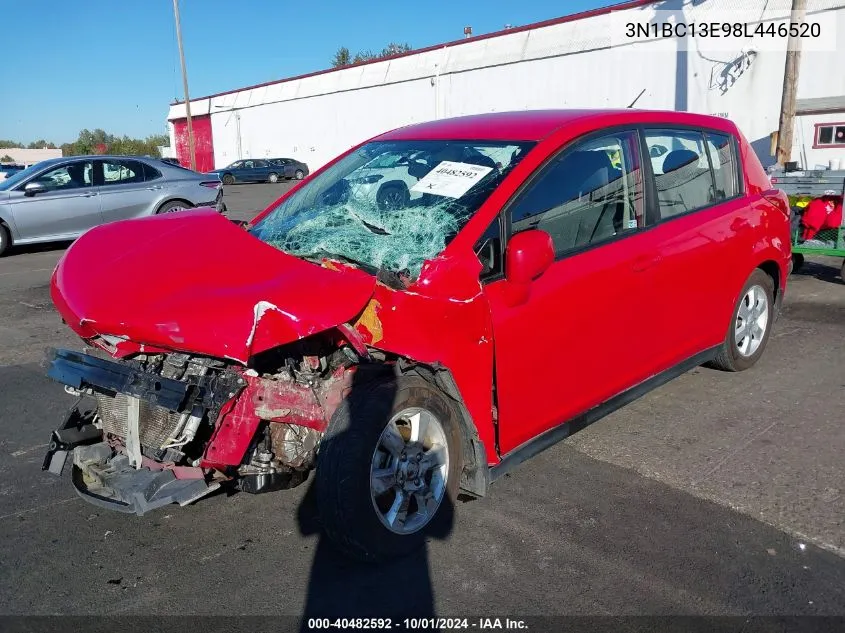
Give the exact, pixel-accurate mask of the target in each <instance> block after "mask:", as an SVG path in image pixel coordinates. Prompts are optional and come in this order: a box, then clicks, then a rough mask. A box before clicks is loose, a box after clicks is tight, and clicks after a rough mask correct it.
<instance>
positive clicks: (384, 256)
mask: <svg viewBox="0 0 845 633" xmlns="http://www.w3.org/2000/svg"><path fill="white" fill-rule="evenodd" d="M789 244H790V240H789V207H788V204H787V199H786V197H785V195H784V194H783V193H781V192H779V191H777V190H772V189H771V185H770V183H769V180H768V178H767V176H766V174H765V172H764V171H763V169H762V167H761V165H760V163H759V161H758V160H757V158H756V156H755V155H754V153H753V152H752V151H751V149H750V147H749V145H748V143H747V141H746V140H745V139H744V138H743V137H742V135H741V134H740V132H739V131H738V130H737V128H736V126H735V125H733V124H732V123H730V122H729V121H726V120H724V119H720V118H712V117H706V116H699V115H693V114H681V113H672V112H647V111H635V110H622V111H536V112H518V113H503V114H490V115H480V116H471V117H464V118H458V119H451V120H442V121H435V122H431V123H424V124H420V125H414V126H410V127H405V128H402V129H399V130H395V131H393V132H389V133H387V134H384V135H381V136H379V137H376V138H375V139H373V140H370V141H368V142H366V143H363V144H362V145H360V146H358V147H355V148H353V149H352V150H350V151H349V152H347V153H346V154H344V155H343V156H341V157H339V158H338V159H336V160H335V161H333V162H332V163H330V164H329V165H327V166H326V167H324V168H323V169H321V170H320V171H319V172H317V173H315V174H314V175H312V176H311V177H310V178H308V179H307V180H305V181H303V182H302V183H300V184H299V185H298V186H297V187H295V188H294V189H292V190H291V191H290V192H288V193H287V194H286V195H284V196H283V197H282V198H280V199H279V200H278V201H276V202H275V203H273V204H272V205H271V206H270V207H269V208H268V209H267V210H265V211H264V212H263V213H261V214H260V215H259V216H258V217H257V218H256V219H255V220H254V221H253V222H252V223H251V224H250V225H248V226H247V227H246V230H244V228H242V227H238V226H236V225H235V224H234V223H232V222H229V221H228V220H226V219H225V218H223V217H221V216H220V214H219V213H216V212H215V211H213V210H195V211H187V212H183V213H176V214H170V215H164V216H156V217H153V218H145V219H139V220H130V221H125V222H117V223H114V224H109V225H105V226H101V227H98V228H95V229H93V230H91V231H89V232H88V233H86V234H85V235H83V236H82V237H81V238H80V239H79V240H78V241H77V242H76V243H75V244H73V246H71V247H70V249H69V250H68V251H67V253H66V254H65V255H64V257H63V258H62V260H61V261H60V262H59V264H58V266H57V268H56V270H55V273H54V276H53V282H52V296H53V300H54V302H55V304H56V307H57V308H58V310H59V312H60V313H61V315H62V316H63V317H64V319H65V321H66V322H67V323H68V324H69V325H70V327H72V328H73V329H74V331H76V332H77V333H78V334H79V335H80V336H81V337H82V338H83V339H84V340H85V341H86V342H87V343H88V344H89V345H90V349H89V350H87V351H86V353H79V352H73V351H68V350H57V351H53V352H51V356H50V358H49V361H50V363H49V375H50V376H51V377H52V378H54V379H55V380H57V381H59V382H61V383H63V384H64V385H65V388H66V390H67V391H68V392H69V393H71V394H73V395H74V396H77V397H78V398H80V401H79V402H78V403H77V405H76V406H75V407H74V408H73V409H72V410H71V413H70V414H69V415H68V417H67V419H66V420H65V421H64V423H63V424H62V425H61V427H60V428H59V429H58V430H57V431H55V432H54V434H53V437H52V441H51V444H50V449H49V452H48V455H47V456H46V459H45V464H44V467H45V469H49V470H50V471H52V472H54V473H59V474H60V473H61V472H62V471H63V469H64V466H65V462H66V461H67V459H68V457H71V461H72V468H71V474H72V479H73V484H74V486H75V487H76V489H77V490H78V491H79V493H80V494H81V495H82V496H83V497H84V498H85V499H87V500H89V501H90V502H92V503H95V504H98V505H102V506H106V507H110V508H114V509H116V510H120V511H124V512H134V513H137V514H142V513H144V512H146V511H148V510H151V509H154V508H157V507H160V506H162V505H165V504H170V503H179V504H181V505H185V504H188V503H190V502H192V501H194V500H196V499H198V498H200V497H202V496H204V495H207V494H208V493H209V492H211V491H213V490H215V489H216V488H218V487H220V486H221V485H224V484H229V485H234V486H236V487H237V488H239V489H241V490H244V491H247V492H252V493H260V492H266V491H270V490H274V489H278V488H286V487H291V486H294V485H296V484H298V483H301V482H302V481H304V480H305V479H306V477H307V476H308V473H309V471H311V470H312V469H316V480H315V486H316V495H317V501H318V506H319V508H320V512H321V516H322V521H323V524H324V528H325V530H326V532H327V533H328V534H329V535H330V536H331V537H333V538H334V539H335V541H337V543H338V544H339V545H340V546H341V547H342V548H343V549H344V550H346V551H347V552H348V553H349V554H351V555H353V556H356V557H359V558H363V559H368V560H377V559H382V558H386V557H389V556H393V555H398V554H402V553H404V552H407V551H409V550H410V549H412V548H414V547H416V546H417V545H419V544H420V543H421V542H422V540H423V539H424V537H425V534H426V532H427V531H428V529H430V528H432V527H433V526H434V525H436V524H438V523H439V522H440V521H443V520H445V519H444V516H445V515H446V514H447V513H448V510H447V506H450V505H451V503H450V502H451V501H452V500H454V499H455V498H456V497H457V496H458V495H459V494H463V495H466V496H470V497H473V496H474V497H482V496H484V494H485V492H486V490H487V488H488V485H489V484H490V482H491V481H493V480H495V479H496V478H497V477H498V476H501V475H502V474H503V473H504V472H505V471H506V470H507V469H509V468H511V467H512V466H513V465H515V464H517V463H519V462H520V461H523V460H524V459H526V458H527V457H530V456H531V455H533V454H535V453H537V452H538V451H540V450H542V449H544V448H546V447H548V446H550V445H551V444H553V443H554V442H555V441H557V440H560V439H562V438H564V437H565V436H566V435H568V434H569V433H571V432H572V431H573V430H575V429H577V428H580V427H581V426H584V425H585V424H589V423H591V422H593V421H595V420H596V419H598V418H600V417H601V416H602V415H604V414H606V413H608V412H610V411H612V410H613V409H615V408H618V407H619V406H622V405H623V404H625V403H627V402H630V401H631V400H632V399H634V398H636V397H637V396H639V395H641V394H643V393H645V392H646V391H648V390H649V389H651V388H653V387H655V386H658V385H660V384H662V383H664V382H666V381H667V380H668V379H670V378H672V377H673V376H677V375H678V374H680V373H681V372H683V371H686V370H688V369H690V368H692V367H694V366H696V365H698V364H701V363H705V362H709V363H711V364H712V365H715V366H716V367H719V368H722V369H726V370H733V371H736V370H742V369H746V368H748V367H750V366H751V365H753V364H754V363H755V362H756V361H757V359H758V358H759V357H760V355H761V354H762V352H763V350H764V348H765V346H766V341H767V339H768V336H769V332H770V331H771V327H772V324H773V321H774V319H775V317H776V315H777V311H778V307H779V305H780V302H781V300H782V298H783V293H784V290H785V286H786V278H787V272H788V271H787V266H788V263H789V261H790V246H789ZM86 403H88V404H86Z"/></svg>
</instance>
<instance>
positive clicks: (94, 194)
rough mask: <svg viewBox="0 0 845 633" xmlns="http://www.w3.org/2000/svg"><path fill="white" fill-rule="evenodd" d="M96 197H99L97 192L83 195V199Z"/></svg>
mask: <svg viewBox="0 0 845 633" xmlns="http://www.w3.org/2000/svg"><path fill="white" fill-rule="evenodd" d="M96 195H97V192H96V191H93V192H91V193H86V194H83V195H82V197H83V198H93V197H94V196H96Z"/></svg>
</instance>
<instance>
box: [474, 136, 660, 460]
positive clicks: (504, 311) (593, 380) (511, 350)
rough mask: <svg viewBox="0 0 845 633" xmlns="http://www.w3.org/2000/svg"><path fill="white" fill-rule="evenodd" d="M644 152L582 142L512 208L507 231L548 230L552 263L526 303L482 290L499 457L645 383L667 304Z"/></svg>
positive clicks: (629, 144) (493, 286) (615, 143)
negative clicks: (649, 217) (491, 350)
mask: <svg viewBox="0 0 845 633" xmlns="http://www.w3.org/2000/svg"><path fill="white" fill-rule="evenodd" d="M640 154H641V151H640V140H639V134H638V132H637V131H636V130H620V131H617V132H602V133H600V134H598V135H594V136H592V137H589V138H586V139H583V140H580V141H576V142H575V143H574V144H572V145H570V146H569V147H567V148H566V149H564V150H563V151H562V152H561V153H560V154H558V155H557V156H556V157H555V158H554V159H552V160H551V161H550V162H549V163H547V164H546V166H545V167H543V168H541V170H540V172H539V174H538V175H537V176H536V177H534V178H533V179H532V180H531V181H530V182H529V184H528V185H527V186H526V187H525V188H524V189H523V190H522V191H521V192H520V193H519V194H518V195H517V197H516V198H515V200H514V202H513V203H512V204H511V205H510V206H509V208H508V209H506V211H505V220H506V224H507V225H509V232H510V233H511V234H516V233H519V232H521V231H524V230H530V229H540V230H543V231H545V232H547V233H548V234H549V235H550V236H551V237H552V241H553V243H554V246H555V251H556V260H555V261H554V263H553V264H552V265H551V267H550V268H549V269H548V270H547V271H546V272H545V273H543V274H542V275H541V276H540V277H539V278H537V279H536V280H534V281H533V282H532V283H531V286H530V292H529V295H528V299H527V301H526V302H525V303H522V304H520V305H511V303H510V301H509V297H508V295H509V293H508V285H507V284H508V283H509V282H508V281H507V280H506V279H499V280H496V281H492V282H490V283H487V284H486V285H485V286H484V293H485V295H486V296H487V298H488V300H489V302H490V307H491V311H492V319H493V334H494V340H495V362H496V392H497V403H498V415H499V448H500V451H501V452H502V453H506V452H508V451H510V450H512V449H514V448H516V447H517V446H519V445H520V444H522V443H523V442H525V441H527V440H529V439H531V438H533V437H535V436H537V435H538V434H540V433H542V432H543V431H546V430H548V429H550V428H552V427H554V426H556V425H558V424H560V423H562V422H564V421H566V420H568V419H571V418H572V417H573V416H575V415H577V414H579V413H582V412H584V411H586V410H587V409H590V408H592V407H594V406H596V405H599V404H601V403H602V402H604V401H605V400H607V399H608V398H610V397H612V396H614V395H616V394H617V393H619V392H621V391H624V390H625V389H627V388H629V387H631V386H633V385H635V384H637V383H638V382H640V381H641V380H643V379H645V378H647V377H648V372H647V369H645V367H646V366H647V362H646V359H647V358H648V357H649V355H650V354H653V347H654V346H655V345H659V335H658V334H657V333H656V332H654V330H653V329H652V327H651V323H652V321H653V320H654V318H655V316H656V314H657V313H658V312H659V311H660V310H661V308H662V305H661V304H659V303H658V302H657V301H656V300H655V299H656V297H655V295H656V291H655V287H654V284H653V283H652V276H651V273H652V271H653V264H654V263H655V262H656V261H657V253H656V251H655V249H654V247H653V244H652V241H651V237H650V235H649V229H648V226H647V222H646V214H645V210H646V204H645V201H646V200H645V189H644V182H645V179H644V177H643V169H642V159H641V156H640ZM504 265H505V267H507V261H505V264H504Z"/></svg>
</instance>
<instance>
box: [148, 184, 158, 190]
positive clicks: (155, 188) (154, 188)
mask: <svg viewBox="0 0 845 633" xmlns="http://www.w3.org/2000/svg"><path fill="white" fill-rule="evenodd" d="M159 189H161V185H159V186H158V187H147V191H158V190H159Z"/></svg>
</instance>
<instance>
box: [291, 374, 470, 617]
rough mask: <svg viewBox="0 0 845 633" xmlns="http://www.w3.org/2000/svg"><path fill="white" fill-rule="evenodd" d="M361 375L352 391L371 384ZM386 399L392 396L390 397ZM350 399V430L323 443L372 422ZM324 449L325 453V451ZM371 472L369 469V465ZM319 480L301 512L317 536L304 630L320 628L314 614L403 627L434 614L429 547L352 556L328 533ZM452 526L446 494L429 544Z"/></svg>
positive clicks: (308, 531) (303, 523) (306, 531)
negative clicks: (370, 557) (362, 558)
mask: <svg viewBox="0 0 845 633" xmlns="http://www.w3.org/2000/svg"><path fill="white" fill-rule="evenodd" d="M360 375H361V372H358V373H357V374H356V377H355V379H354V380H353V386H352V392H353V394H354V392H355V390H356V389H367V388H368V387H369V385H368V384H367V385H366V386H365V385H362V384H361V382H363V381H361V382H359V377H360ZM365 384H366V383H365ZM390 384H394V385H395V384H396V383H390ZM382 394H384V392H382ZM394 394H395V392H394ZM387 397H388V398H389V399H390V400H393V397H391V396H390V395H388V396H387ZM348 402H349V405H350V406H349V422H348V425H347V427H346V430H345V431H344V432H341V433H336V434H334V435H333V436H330V437H327V438H326V439H324V440H323V441H324V442H326V441H328V442H339V443H345V442H349V441H353V442H354V441H358V442H360V437H361V436H360V434H358V433H356V430H358V429H360V428H362V427H363V428H368V427H371V426H372V425H373V420H372V419H369V417H372V415H373V414H372V410H371V409H370V410H369V411H366V410H365V405H363V402H364V399H363V398H355V397H351V396H348ZM321 451H322V452H326V449H325V448H322V449H321ZM368 462H369V460H368ZM366 472H367V473H369V463H368V464H367V469H366ZM367 477H369V475H367ZM319 484H320V482H319V481H318V478H317V477H312V478H311V480H310V481H309V482H308V484H307V485H308V486H309V488H308V490H307V492H306V494H305V496H304V498H303V499H302V502H301V503H300V506H299V509H298V512H297V520H298V524H299V529H300V532H301V534H302V535H303V536H309V535H314V534H317V535H318V541H317V546H316V548H315V551H314V558H313V560H312V564H311V571H310V574H309V577H308V588H307V594H306V599H305V606H304V610H303V614H302V620H301V624H300V626H301V629H300V630H301V631H313V630H315V628H314V626H310V625H309V620H311V619H312V618H330V619H334V618H376V619H378V618H381V619H385V618H389V619H390V620H391V626H390V628H392V629H399V630H403V628H404V625H403V624H402V620H404V619H405V618H431V617H434V616H435V608H434V590H433V586H432V578H431V570H430V566H429V552H428V545H427V544H426V545H423V546H422V547H420V548H419V549H417V550H416V551H413V552H412V553H410V554H408V555H406V556H402V557H400V558H394V559H391V560H388V561H386V562H379V563H364V562H358V561H355V560H353V559H351V558H349V557H347V556H346V555H345V554H343V553H341V551H340V549H339V548H338V547H337V546H336V545H335V544H334V542H333V541H332V540H331V539H330V538H329V537H328V536H327V535H326V534H325V533H324V532H323V529H322V524H321V520H320V513H319V509H318V502H317V495H318V493H317V489H318V486H319ZM368 485H369V482H368ZM453 525H454V504H453V502H452V501H451V500H450V498H449V495H448V494H445V495H444V497H443V500H442V501H441V505H440V508H439V510H438V514H437V515H436V518H435V520H434V521H432V522H431V523H429V524H428V525H427V526H426V527H425V528H423V530H425V541H426V543H427V542H428V541H430V540H431V539H446V538H447V537H448V536H449V535H450V534H451V532H452V528H453ZM380 628H384V627H380Z"/></svg>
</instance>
